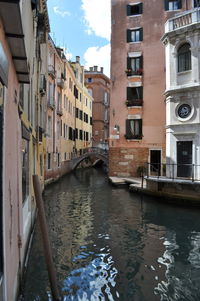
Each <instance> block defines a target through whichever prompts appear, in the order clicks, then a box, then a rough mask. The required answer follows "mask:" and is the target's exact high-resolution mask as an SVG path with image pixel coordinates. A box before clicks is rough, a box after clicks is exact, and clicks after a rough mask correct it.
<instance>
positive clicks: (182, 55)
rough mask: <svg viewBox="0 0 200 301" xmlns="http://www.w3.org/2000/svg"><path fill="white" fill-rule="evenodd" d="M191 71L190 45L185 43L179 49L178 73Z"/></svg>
mask: <svg viewBox="0 0 200 301" xmlns="http://www.w3.org/2000/svg"><path fill="white" fill-rule="evenodd" d="M187 70H191V51H190V44H189V43H185V44H183V45H182V46H181V47H179V49H178V72H183V71H187Z"/></svg>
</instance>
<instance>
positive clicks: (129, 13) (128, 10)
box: [126, 2, 143, 17]
mask: <svg viewBox="0 0 200 301" xmlns="http://www.w3.org/2000/svg"><path fill="white" fill-rule="evenodd" d="M134 7H135V8H136V7H138V12H135V13H134V12H133V10H134ZM142 14H143V3H142V2H140V3H134V4H127V6H126V15H127V16H128V17H130V16H140V15H142Z"/></svg>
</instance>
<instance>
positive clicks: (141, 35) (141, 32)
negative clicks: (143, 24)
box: [140, 28, 143, 41]
mask: <svg viewBox="0 0 200 301" xmlns="http://www.w3.org/2000/svg"><path fill="white" fill-rule="evenodd" d="M140 41H143V28H140Z"/></svg>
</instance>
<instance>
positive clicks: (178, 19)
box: [165, 8, 200, 33]
mask: <svg viewBox="0 0 200 301" xmlns="http://www.w3.org/2000/svg"><path fill="white" fill-rule="evenodd" d="M199 21H200V8H195V9H193V10H190V11H186V12H183V13H180V14H177V15H176V16H175V17H173V18H171V19H169V20H168V21H167V22H166V24H165V33H167V32H170V31H173V30H175V29H178V28H182V27H185V26H188V25H191V24H195V23H198V22H199Z"/></svg>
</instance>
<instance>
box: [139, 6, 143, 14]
mask: <svg viewBox="0 0 200 301" xmlns="http://www.w3.org/2000/svg"><path fill="white" fill-rule="evenodd" d="M142 13H143V3H140V4H139V14H142Z"/></svg>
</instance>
